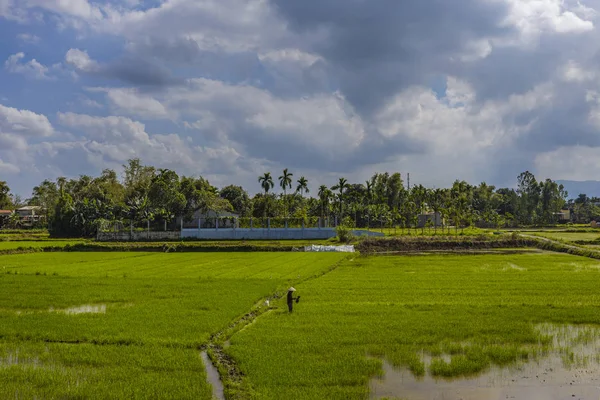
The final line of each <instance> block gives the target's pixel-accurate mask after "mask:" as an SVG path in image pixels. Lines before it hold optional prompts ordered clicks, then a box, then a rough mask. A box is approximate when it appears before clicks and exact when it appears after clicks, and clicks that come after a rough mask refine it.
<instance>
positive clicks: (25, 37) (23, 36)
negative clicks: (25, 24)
mask: <svg viewBox="0 0 600 400" xmlns="http://www.w3.org/2000/svg"><path fill="white" fill-rule="evenodd" d="M0 1H1V0H0ZM17 39H19V40H20V41H22V42H24V43H29V44H36V43H39V41H40V37H39V36H37V35H33V34H31V33H20V34H18V35H17Z"/></svg>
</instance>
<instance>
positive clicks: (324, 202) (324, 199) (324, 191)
mask: <svg viewBox="0 0 600 400" xmlns="http://www.w3.org/2000/svg"><path fill="white" fill-rule="evenodd" d="M318 194H319V202H320V203H321V204H320V206H321V220H322V221H324V220H325V210H329V200H330V199H331V190H329V188H328V187H327V186H325V185H321V186H319V193H318Z"/></svg>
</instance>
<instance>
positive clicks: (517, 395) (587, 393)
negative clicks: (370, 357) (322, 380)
mask: <svg viewBox="0 0 600 400" xmlns="http://www.w3.org/2000/svg"><path fill="white" fill-rule="evenodd" d="M537 329H538V330H539V331H540V333H542V334H543V335H548V336H552V337H553V349H552V351H550V352H549V353H547V354H546V355H544V356H541V357H539V358H538V359H530V360H529V362H524V363H518V364H515V365H513V366H511V367H504V368H500V367H492V368H490V369H489V370H487V371H485V372H484V373H482V374H480V375H478V376H476V377H469V378H458V379H453V380H447V379H443V378H436V377H433V376H431V375H430V374H426V376H424V377H423V378H415V376H414V375H413V374H412V373H411V372H410V371H409V370H408V369H406V368H394V367H393V366H391V365H390V364H389V363H388V362H386V361H385V360H384V365H383V370H384V375H383V377H381V378H375V379H373V380H372V381H371V398H373V399H380V398H402V399H409V400H458V399H462V400H496V399H526V400H542V399H543V400H549V399H586V400H587V399H594V400H598V399H600V362H599V361H600V359H599V356H600V330H599V329H598V328H594V327H580V326H554V325H549V324H543V325H539V326H537ZM447 357H448V356H446V357H444V358H446V359H447ZM424 361H425V363H426V367H427V366H428V363H429V362H430V361H431V357H425V359H424Z"/></svg>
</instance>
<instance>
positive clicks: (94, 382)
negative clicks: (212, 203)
mask: <svg viewBox="0 0 600 400" xmlns="http://www.w3.org/2000/svg"><path fill="white" fill-rule="evenodd" d="M343 257H344V255H340V254H316V253H182V254H177V253H175V254H165V253H62V252H59V253H33V254H21V255H5V256H2V257H0V398H14V397H15V396H16V395H17V394H18V397H26V398H33V397H42V398H89V397H100V398H106V397H110V398H174V399H176V398H190V399H207V398H210V387H209V386H208V384H207V383H206V382H205V374H204V371H203V366H202V362H201V359H200V357H199V351H198V349H199V348H200V347H201V346H203V345H205V344H206V343H207V342H208V340H209V337H210V335H211V334H214V333H215V332H217V331H220V330H222V329H224V328H226V327H227V326H228V324H229V323H230V322H231V321H232V320H234V319H235V318H237V317H238V316H240V315H243V314H244V313H245V312H247V310H249V309H250V308H251V307H252V306H253V305H254V304H255V303H256V302H257V301H258V300H259V299H261V298H263V297H265V296H268V295H270V294H272V293H273V292H275V291H277V290H281V289H282V288H284V287H285V286H287V285H289V284H291V283H292V282H299V281H301V280H303V279H306V278H309V277H311V276H314V275H319V274H321V273H322V272H324V271H326V270H328V269H329V268H330V267H331V265H333V264H335V263H336V262H338V261H339V260H341V259H342V258H343ZM84 305H89V306H90V307H89V308H90V310H95V311H101V312H100V313H81V314H73V313H69V311H72V310H73V309H77V308H78V307H81V306H84ZM15 354H21V355H22V356H21V357H20V358H19V359H20V360H21V361H22V362H21V361H20V362H19V363H16V364H14V363H12V364H11V363H10V362H9V361H7V360H8V359H9V358H12V359H14V355H15ZM76 383H78V384H76Z"/></svg>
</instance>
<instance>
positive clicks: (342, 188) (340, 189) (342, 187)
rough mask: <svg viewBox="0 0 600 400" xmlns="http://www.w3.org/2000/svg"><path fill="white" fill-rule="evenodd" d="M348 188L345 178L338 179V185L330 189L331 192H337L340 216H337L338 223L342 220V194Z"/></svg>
mask: <svg viewBox="0 0 600 400" xmlns="http://www.w3.org/2000/svg"><path fill="white" fill-rule="evenodd" d="M347 187H348V180H347V179H346V178H340V179H339V181H338V184H337V185H335V186H333V187H332V188H331V190H337V191H338V202H339V206H340V208H339V209H340V214H339V219H340V221H339V222H340V223H341V222H342V219H343V218H344V192H345V191H346V188H347Z"/></svg>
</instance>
